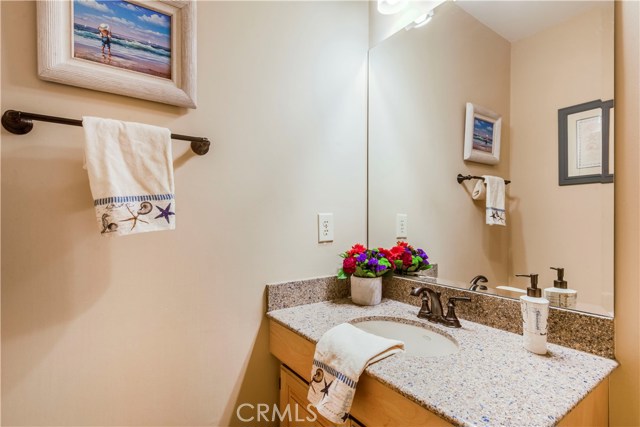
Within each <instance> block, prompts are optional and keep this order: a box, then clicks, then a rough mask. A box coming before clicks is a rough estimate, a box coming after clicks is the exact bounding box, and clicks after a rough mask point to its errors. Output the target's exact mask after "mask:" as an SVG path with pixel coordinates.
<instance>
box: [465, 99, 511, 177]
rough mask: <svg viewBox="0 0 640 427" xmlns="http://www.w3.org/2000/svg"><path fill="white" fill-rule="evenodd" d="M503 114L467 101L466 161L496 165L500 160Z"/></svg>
mask: <svg viewBox="0 0 640 427" xmlns="http://www.w3.org/2000/svg"><path fill="white" fill-rule="evenodd" d="M501 131H502V116H501V115H499V114H497V113H495V112H493V111H491V110H489V109H488V108H485V107H482V106H480V105H476V104H473V103H471V102H467V105H466V119H465V128H464V156H463V159H464V160H465V161H470V162H476V163H484V164H488V165H496V164H498V163H499V162H500V135H501Z"/></svg>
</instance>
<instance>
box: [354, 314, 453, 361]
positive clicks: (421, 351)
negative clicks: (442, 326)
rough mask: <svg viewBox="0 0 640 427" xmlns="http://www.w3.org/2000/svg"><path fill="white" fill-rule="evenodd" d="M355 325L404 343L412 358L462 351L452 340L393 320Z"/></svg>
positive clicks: (364, 322) (445, 354)
mask: <svg viewBox="0 0 640 427" xmlns="http://www.w3.org/2000/svg"><path fill="white" fill-rule="evenodd" d="M356 322H357V323H353V326H355V327H356V328H359V329H362V330H363V331H365V332H369V333H371V334H374V335H378V336H380V337H385V338H391V339H394V340H400V341H403V342H404V349H405V351H406V353H407V354H408V355H411V356H427V357H434V356H447V355H449V354H454V353H457V352H458V351H459V350H460V347H458V343H457V342H455V340H453V339H452V338H449V337H446V336H444V335H442V334H439V333H437V332H434V331H432V330H430V329H426V328H421V327H419V326H414V325H408V324H406V323H400V322H396V321H393V320H365V321H362V322H358V321H356Z"/></svg>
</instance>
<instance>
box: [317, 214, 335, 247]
mask: <svg viewBox="0 0 640 427" xmlns="http://www.w3.org/2000/svg"><path fill="white" fill-rule="evenodd" d="M326 242H333V214H332V213H319V214H318V243H326Z"/></svg>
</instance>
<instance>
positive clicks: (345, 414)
mask: <svg viewBox="0 0 640 427" xmlns="http://www.w3.org/2000/svg"><path fill="white" fill-rule="evenodd" d="M347 418H349V413H348V412H345V413H344V415H343V416H342V422H345V421H347Z"/></svg>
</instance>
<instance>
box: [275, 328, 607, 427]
mask: <svg viewBox="0 0 640 427" xmlns="http://www.w3.org/2000/svg"><path fill="white" fill-rule="evenodd" d="M269 347H270V350H271V353H272V354H273V355H274V356H275V357H277V358H278V359H279V360H280V361H281V362H282V363H283V364H284V365H286V366H281V370H280V410H281V411H282V410H284V408H285V407H286V405H287V404H289V405H291V410H293V408H294V405H298V406H299V408H298V418H299V419H302V418H304V419H307V418H306V417H307V415H309V418H311V419H312V418H314V417H312V416H311V415H310V414H308V409H309V410H311V411H314V409H313V408H308V406H307V405H308V401H307V391H308V383H307V381H306V380H303V378H304V379H306V378H307V377H308V376H309V374H310V372H311V364H312V362H313V353H314V351H315V344H314V343H312V342H311V341H308V340H306V339H305V338H303V337H302V336H300V335H298V334H296V333H295V332H293V331H291V330H290V329H287V328H286V327H284V326H282V325H280V324H279V323H276V322H274V321H273V320H272V321H270V342H269ZM608 392H609V380H608V379H605V380H604V381H602V382H601V383H600V384H599V385H598V386H597V387H596V388H595V389H593V390H592V391H591V393H589V394H588V395H587V396H586V397H585V398H584V399H583V400H582V401H581V402H580V403H579V404H578V405H577V406H576V407H575V408H574V409H573V410H572V411H571V412H569V413H568V414H567V415H566V416H565V417H564V418H563V419H562V420H560V422H559V423H558V426H559V427H605V426H608V425H609V420H608V418H609V413H608V405H609V396H608ZM351 415H352V416H353V417H354V418H355V419H356V420H358V421H359V422H360V423H361V424H358V423H357V422H356V420H353V419H350V420H348V423H347V424H343V425H341V426H340V427H344V426H347V427H364V426H372V427H374V426H375V427H379V426H402V427H410V426H411V427H427V426H428V427H441V426H452V424H450V423H449V422H447V421H445V420H443V419H442V418H440V417H438V416H437V415H435V414H434V413H432V412H430V411H428V410H426V409H425V408H423V407H422V406H420V405H418V404H417V403H415V402H413V401H411V400H409V399H407V398H406V397H404V396H402V395H401V394H399V393H398V392H396V391H394V390H392V389H390V388H389V387H387V386H385V385H384V384H382V383H380V382H379V381H378V380H376V379H374V378H372V377H370V376H369V375H367V374H364V375H362V376H361V377H360V381H359V382H358V388H357V390H356V395H355V398H354V400H353V405H352V407H351ZM280 425H281V426H282V427H302V426H314V427H329V426H334V424H332V423H331V422H329V421H327V420H326V419H324V418H322V417H320V416H318V418H317V420H315V421H314V422H313V423H307V424H304V422H302V423H301V422H297V421H295V420H294V421H293V422H290V420H284V421H283V422H282V423H281V424H280Z"/></svg>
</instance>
